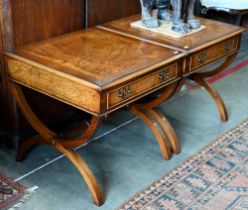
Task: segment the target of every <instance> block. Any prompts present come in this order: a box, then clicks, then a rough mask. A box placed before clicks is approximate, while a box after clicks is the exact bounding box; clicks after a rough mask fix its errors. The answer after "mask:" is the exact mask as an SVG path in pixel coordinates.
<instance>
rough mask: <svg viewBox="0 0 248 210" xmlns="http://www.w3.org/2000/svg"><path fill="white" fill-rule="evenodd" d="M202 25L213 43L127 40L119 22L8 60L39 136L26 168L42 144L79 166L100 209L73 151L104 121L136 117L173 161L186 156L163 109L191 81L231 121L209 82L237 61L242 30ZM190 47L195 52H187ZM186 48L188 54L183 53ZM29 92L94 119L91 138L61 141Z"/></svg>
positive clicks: (93, 184) (93, 185)
mask: <svg viewBox="0 0 248 210" xmlns="http://www.w3.org/2000/svg"><path fill="white" fill-rule="evenodd" d="M132 18H133V17H132ZM202 21H203V22H204V23H205V24H208V25H209V28H208V29H207V31H208V32H207V34H208V35H209V36H210V37H207V38H202V39H200V38H199V37H198V38H196V35H192V37H190V36H186V37H184V38H182V39H181V40H180V41H179V40H177V41H175V40H170V39H168V38H167V37H163V39H161V40H162V41H161V40H159V39H158V37H157V35H156V34H152V33H150V32H144V31H143V32H142V36H140V34H141V32H140V31H139V30H138V32H137V31H136V35H135V36H134V35H133V34H132V30H133V29H130V27H127V28H126V31H125V32H123V30H120V31H119V29H118V30H117V29H115V30H114V29H113V26H114V27H115V25H116V22H118V21H114V22H111V23H109V24H105V25H104V26H99V27H98V28H91V29H88V30H84V31H79V32H75V33H70V34H68V35H63V36H59V37H56V38H52V39H47V40H44V41H41V42H35V43H31V44H28V45H25V46H23V47H20V48H18V49H15V50H14V51H13V52H12V53H10V52H6V53H5V59H6V63H7V68H8V76H9V77H8V78H9V83H10V87H11V89H12V91H13V94H14V96H15V97H16V99H17V103H18V105H19V107H20V109H21V111H22V113H23V114H24V116H25V117H26V119H27V120H28V122H29V123H30V124H31V125H32V127H33V128H34V129H35V130H36V131H37V132H38V133H39V136H35V137H33V138H30V139H29V140H27V141H26V142H24V143H23V144H22V146H21V149H20V150H19V153H18V156H17V159H18V160H22V159H23V158H24V157H25V155H26V153H27V151H28V150H29V149H30V148H31V147H33V146H35V145H37V144H41V143H47V144H50V145H51V146H52V147H54V148H55V149H57V150H58V151H60V152H61V153H63V154H64V155H65V156H66V157H67V158H68V159H69V160H70V161H71V162H72V163H73V164H74V166H75V167H76V168H77V170H78V171H79V173H80V174H81V175H82V177H83V179H84V180H85V182H86V184H87V186H88V189H89V191H90V193H91V196H92V199H93V201H94V202H95V203H96V204H97V205H101V204H102V203H103V195H102V193H101V191H100V187H99V185H98V183H97V181H96V179H95V177H94V175H93V173H92V172H91V171H90V169H89V167H88V165H87V164H86V163H85V162H84V160H83V159H82V158H81V157H80V156H79V155H78V154H77V153H76V152H75V151H74V148H75V147H76V146H78V145H80V144H82V143H85V142H86V141H88V140H89V138H90V137H91V136H92V135H93V134H94V132H95V130H96V129H97V127H98V125H99V122H100V119H101V117H102V116H104V115H107V114H109V113H111V112H113V111H116V110H119V109H120V108H121V107H123V106H125V105H129V108H130V111H131V112H132V113H133V114H135V115H137V116H138V117H139V118H140V119H141V120H143V122H144V123H145V124H146V125H147V126H148V128H149V129H150V130H151V132H152V133H153V134H154V137H155V139H156V141H157V142H158V144H159V148H160V150H161V154H162V157H163V158H164V159H166V160H168V159H169V158H170V157H171V156H172V154H173V153H174V154H177V153H179V152H180V150H181V147H180V143H179V140H178V138H177V135H176V132H175V130H174V129H173V127H172V126H171V124H170V123H169V122H168V120H167V119H166V117H165V116H164V115H163V114H162V113H161V112H160V111H159V110H158V109H157V108H156V106H157V105H159V104H161V103H162V102H164V101H166V100H168V99H169V98H170V97H172V96H173V95H174V94H175V93H176V92H178V91H179V90H180V88H181V87H182V85H183V84H184V82H185V79H186V78H189V79H192V80H194V81H196V82H197V83H198V84H199V85H201V86H202V87H204V88H205V89H206V90H207V91H208V92H209V94H210V95H211V96H212V97H213V99H214V101H215V102H216V105H217V107H218V109H219V112H220V116H221V119H222V120H223V121H226V120H227V119H228V116H227V112H226V108H225V105H224V102H223V101H222V99H221V97H220V95H219V94H218V92H217V91H216V90H215V89H214V88H212V87H211V86H210V85H209V84H208V83H206V82H205V78H207V77H210V76H213V75H215V74H217V73H219V72H221V71H223V70H224V68H225V67H227V66H228V65H229V64H230V63H231V62H232V61H233V59H234V57H235V55H236V54H237V52H238V50H239V47H240V37H241V32H242V31H243V29H242V28H238V27H227V25H224V26H223V31H222V32H223V33H221V29H215V27H214V26H217V25H218V24H217V23H216V22H214V21H207V20H202ZM124 22H125V21H124ZM120 23H123V20H120ZM117 25H118V24H117ZM219 27H221V24H219ZM211 30H212V33H210V32H211ZM130 31H131V32H130ZM129 32H130V33H129ZM200 33H202V32H199V34H198V36H199V35H200ZM205 33H206V31H205ZM144 34H145V35H144ZM150 36H151V37H150ZM149 37H150V38H149ZM194 38H196V39H195V40H194ZM154 40H156V41H154ZM168 40H169V42H167V41H168ZM190 41H191V42H192V44H191V45H187V47H185V44H189V43H188V42H190ZM168 43H169V44H168ZM180 44H181V45H183V47H181V48H180ZM222 57H226V61H225V62H224V63H223V64H221V65H220V66H219V67H217V68H216V69H213V70H211V71H209V72H206V73H200V72H198V71H199V70H201V68H202V67H204V66H207V65H209V64H210V63H212V62H214V61H216V60H219V59H220V58H222ZM23 86H25V87H28V88H30V89H33V90H36V91H38V92H41V93H43V94H45V95H48V96H50V97H52V98H55V99H58V100H60V101H62V102H64V103H67V104H69V105H71V106H74V107H76V108H78V109H80V110H83V111H85V112H87V113H89V114H91V115H94V116H92V120H91V122H90V124H89V127H88V129H87V130H86V131H85V135H83V136H82V138H78V139H71V140H69V141H68V140H66V139H61V138H59V135H58V134H57V133H55V132H53V131H51V130H50V129H48V128H47V126H46V125H45V124H44V123H42V122H41V121H40V119H39V117H37V115H36V114H35V113H34V112H33V110H32V108H31V107H30V106H29V104H28V102H27V100H26V97H25V95H24V94H23V92H22V87H23ZM150 94H151V95H150ZM147 95H150V96H149V97H146V96H147Z"/></svg>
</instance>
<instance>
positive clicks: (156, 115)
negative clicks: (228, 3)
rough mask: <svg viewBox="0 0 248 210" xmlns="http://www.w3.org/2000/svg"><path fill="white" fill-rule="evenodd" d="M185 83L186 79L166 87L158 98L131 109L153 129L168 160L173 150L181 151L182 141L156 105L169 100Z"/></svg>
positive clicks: (175, 151)
mask: <svg viewBox="0 0 248 210" xmlns="http://www.w3.org/2000/svg"><path fill="white" fill-rule="evenodd" d="M183 83H184V80H181V81H178V82H176V83H174V84H172V85H170V86H168V87H166V88H165V89H164V90H163V92H162V93H161V94H160V95H159V96H158V97H157V98H155V99H153V100H151V101H148V102H146V103H140V104H133V105H132V107H131V110H130V111H131V112H132V113H133V114H135V115H137V116H138V117H139V118H140V119H141V120H143V121H144V123H145V124H146V125H147V126H148V127H149V128H150V129H151V131H152V133H153V134H154V137H155V138H156V140H157V142H158V144H159V147H160V151H161V153H162V156H163V158H164V159H166V160H168V159H169V158H170V157H171V153H172V152H173V153H176V154H177V153H179V152H180V150H181V148H180V143H179V141H178V138H177V135H176V132H175V130H174V129H173V127H172V126H171V124H170V123H169V121H168V120H167V119H166V117H165V116H164V115H163V114H162V113H161V112H160V111H159V110H158V109H156V108H155V106H157V105H159V104H161V103H162V102H164V101H166V100H168V99H169V98H170V97H171V96H172V95H173V94H175V93H176V92H177V91H178V90H180V88H181V86H182V84H183ZM167 137H168V140H167Z"/></svg>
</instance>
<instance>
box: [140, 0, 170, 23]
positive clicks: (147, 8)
mask: <svg viewBox="0 0 248 210" xmlns="http://www.w3.org/2000/svg"><path fill="white" fill-rule="evenodd" d="M154 1H156V6H157V8H158V14H157V17H153V16H152V9H153V6H154ZM140 3H141V9H142V22H143V24H144V25H145V26H146V27H147V28H157V27H158V26H159V23H158V19H160V20H170V19H171V15H170V13H169V12H168V11H167V9H166V8H167V6H168V4H169V3H170V0H140Z"/></svg>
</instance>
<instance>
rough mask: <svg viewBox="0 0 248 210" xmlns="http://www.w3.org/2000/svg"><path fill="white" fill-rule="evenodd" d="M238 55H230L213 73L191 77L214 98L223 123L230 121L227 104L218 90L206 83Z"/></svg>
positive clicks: (196, 74)
mask: <svg viewBox="0 0 248 210" xmlns="http://www.w3.org/2000/svg"><path fill="white" fill-rule="evenodd" d="M236 55H237V53H234V54H232V55H229V56H228V57H227V58H226V60H225V62H224V63H223V64H222V65H220V66H219V67H217V68H216V69H214V70H212V71H208V72H203V73H194V74H192V75H191V76H190V77H189V79H191V80H193V81H195V82H196V83H198V84H199V85H200V86H202V87H204V89H205V90H206V91H207V92H208V93H209V94H210V95H211V96H212V98H213V100H214V102H215V104H216V106H217V108H218V110H219V113H220V118H221V120H222V121H223V122H225V121H227V120H228V114H227V110H226V106H225V103H224V102H223V100H222V98H221V96H220V94H219V93H218V92H217V90H215V89H214V88H213V87H212V86H211V85H210V84H208V83H207V82H206V81H205V78H208V77H211V76H214V75H216V74H218V73H220V72H222V71H223V70H224V69H225V68H226V67H228V66H229V65H230V64H231V63H232V62H233V60H234V59H235V57H236Z"/></svg>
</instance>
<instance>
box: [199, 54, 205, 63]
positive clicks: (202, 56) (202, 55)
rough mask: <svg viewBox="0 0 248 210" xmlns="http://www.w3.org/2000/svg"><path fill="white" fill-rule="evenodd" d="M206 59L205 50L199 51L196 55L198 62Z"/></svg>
mask: <svg viewBox="0 0 248 210" xmlns="http://www.w3.org/2000/svg"><path fill="white" fill-rule="evenodd" d="M206 59H207V53H206V52H201V53H200V54H199V55H198V62H199V63H204V62H205V61H206Z"/></svg>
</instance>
